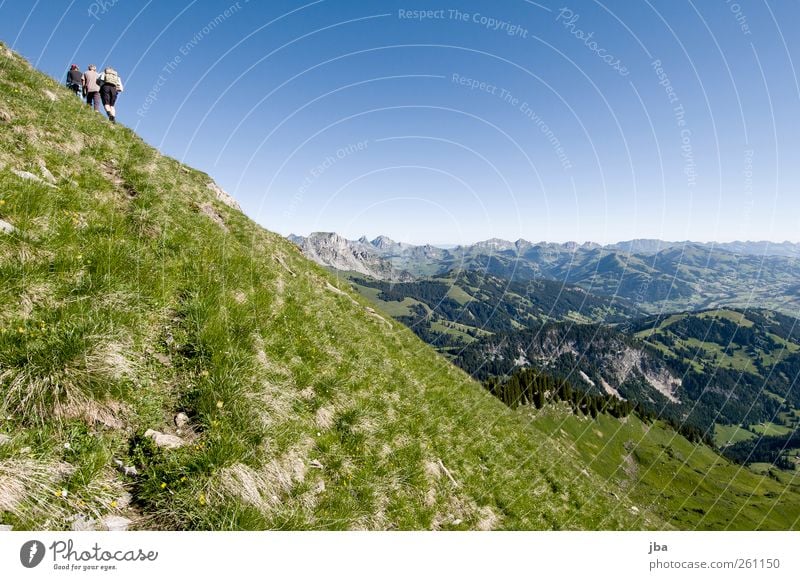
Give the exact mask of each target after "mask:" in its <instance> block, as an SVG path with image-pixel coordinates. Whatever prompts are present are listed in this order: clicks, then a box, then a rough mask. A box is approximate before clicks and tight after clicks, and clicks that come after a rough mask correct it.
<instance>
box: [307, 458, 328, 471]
mask: <svg viewBox="0 0 800 580" xmlns="http://www.w3.org/2000/svg"><path fill="white" fill-rule="evenodd" d="M308 466H309V467H313V468H314V469H325V466H324V465H322V463H320V462H319V461H317V460H316V459H312V460H311V461H309V462H308Z"/></svg>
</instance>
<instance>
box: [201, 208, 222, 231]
mask: <svg viewBox="0 0 800 580" xmlns="http://www.w3.org/2000/svg"><path fill="white" fill-rule="evenodd" d="M198 208H199V209H200V212H201V213H204V214H205V215H207V216H208V217H210V218H211V221H213V222H214V223H215V224H217V225H218V226H219V227H220V228H222V230H223V231H225V232H227V231H228V226H226V225H225V220H224V219H222V214H221V213H219V212H218V211H217V210H216V209H215V208H214V206H213V205H211V204H210V203H201V204H200V205H199V206H198Z"/></svg>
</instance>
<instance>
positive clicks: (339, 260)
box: [289, 232, 414, 282]
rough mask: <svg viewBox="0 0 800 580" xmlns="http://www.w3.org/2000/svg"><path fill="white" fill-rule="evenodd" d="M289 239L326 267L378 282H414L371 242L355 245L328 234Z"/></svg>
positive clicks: (322, 233)
mask: <svg viewBox="0 0 800 580" xmlns="http://www.w3.org/2000/svg"><path fill="white" fill-rule="evenodd" d="M289 239H290V240H291V241H292V242H294V243H295V244H296V245H297V246H299V247H300V250H301V251H302V252H303V254H304V255H305V256H306V257H307V258H309V259H311V260H313V261H315V262H316V263H318V264H321V265H323V266H328V267H330V268H335V269H336V270H344V271H349V272H358V273H360V274H365V275H367V276H370V277H372V278H376V279H378V280H390V281H394V282H410V281H413V279H414V278H413V276H411V274H409V273H408V272H406V271H398V270H396V269H395V268H394V266H392V263H391V262H390V261H389V260H388V259H385V258H384V257H382V256H381V255H380V251H379V249H378V248H376V247H375V246H374V245H373V244H372V243H369V242H367V243H365V242H363V241H358V240H357V241H351V240H347V239H345V238H343V237H342V236H340V235H338V234H335V233H328V232H315V233H313V234H311V235H310V236H308V237H307V238H303V237H300V236H290V238H289Z"/></svg>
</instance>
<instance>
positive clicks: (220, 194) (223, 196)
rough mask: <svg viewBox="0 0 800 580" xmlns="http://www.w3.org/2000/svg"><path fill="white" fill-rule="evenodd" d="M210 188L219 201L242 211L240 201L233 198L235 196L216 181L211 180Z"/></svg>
mask: <svg viewBox="0 0 800 580" xmlns="http://www.w3.org/2000/svg"><path fill="white" fill-rule="evenodd" d="M207 187H208V189H210V190H211V191H213V192H214V195H215V196H216V197H217V199H218V200H219V201H221V202H222V203H224V204H225V205H227V206H228V207H232V208H233V209H238V210H239V211H242V208H241V207H240V206H239V203H238V202H237V201H236V200H235V199H233V197H232V196H231V195H230V194H229V193H228V192H227V191H225V190H224V189H222V188H221V187H220V186H219V185H217V184H216V183H215V182H213V181H212V182H211V183H209V184H208V185H207Z"/></svg>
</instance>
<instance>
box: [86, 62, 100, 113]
mask: <svg viewBox="0 0 800 580" xmlns="http://www.w3.org/2000/svg"><path fill="white" fill-rule="evenodd" d="M83 95H84V96H85V97H86V104H87V105H89V106H90V107H94V110H95V111H98V112H99V111H100V85H99V84H98V74H97V67H96V66H94V65H93V64H90V65H89V68H88V70H86V71H85V72H84V73H83Z"/></svg>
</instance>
